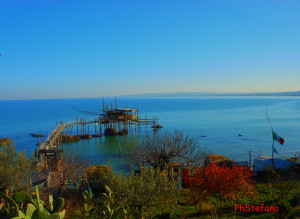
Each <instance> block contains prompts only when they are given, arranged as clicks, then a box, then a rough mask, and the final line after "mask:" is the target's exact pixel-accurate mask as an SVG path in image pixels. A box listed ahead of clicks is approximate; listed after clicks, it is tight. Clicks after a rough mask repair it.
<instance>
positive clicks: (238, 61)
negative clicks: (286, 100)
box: [0, 0, 300, 100]
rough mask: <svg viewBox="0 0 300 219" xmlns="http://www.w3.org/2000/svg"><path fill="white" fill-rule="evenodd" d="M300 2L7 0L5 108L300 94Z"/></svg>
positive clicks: (2, 34)
mask: <svg viewBox="0 0 300 219" xmlns="http://www.w3.org/2000/svg"><path fill="white" fill-rule="evenodd" d="M299 11H300V2H299V1H289V0H286V1H283V0H282V1H276V0H272V1H262V0H256V1H255V0H236V1H231V0H226V1H224V0H219V1H214V0H210V1H189V0H184V1H183V0H182V1H176V0H172V1H162V0H151V1H150V0H148V1H147V0H143V1H142V0H140V1H130V0H128V1H124V0H122V1H117V0H113V1H76V0H72V1H47V0H43V1H30V0H26V1H14V0H9V1H3V0H0V53H1V54H2V55H1V56H0V100H1V99H2V100H4V99H44V98H51V99H53V98H82V97H102V96H111V95H112V96H113V95H122V94H137V93H155V92H201V91H216V92H252V91H255V92H256V91H258V92H272V91H296V90H300V13H299Z"/></svg>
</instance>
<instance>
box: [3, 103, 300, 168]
mask: <svg viewBox="0 0 300 219" xmlns="http://www.w3.org/2000/svg"><path fill="white" fill-rule="evenodd" d="M111 101H112V102H114V100H112V99H105V103H106V104H109V103H110V102H111ZM117 104H118V105H119V106H120V107H122V106H123V107H125V106H126V105H127V104H128V106H130V107H136V108H138V109H139V110H140V111H139V114H140V115H141V117H142V116H146V114H147V117H148V118H153V116H158V117H159V123H160V124H161V125H163V127H164V128H163V129H161V130H160V131H159V132H163V131H166V130H167V131H172V130H174V129H178V130H182V131H184V132H185V133H186V134H189V135H191V136H193V137H195V138H197V139H198V141H199V144H200V147H202V148H205V149H206V150H207V151H209V152H211V153H218V154H223V155H225V156H227V157H229V158H233V159H234V160H237V161H242V160H248V159H249V156H248V153H249V150H251V151H252V155H253V156H258V155H259V154H261V155H270V154H271V147H272V138H271V131H270V127H269V124H268V121H267V119H266V115H265V109H266V106H268V111H269V116H270V119H271V122H272V125H273V128H274V130H275V131H276V132H277V133H278V134H279V135H280V136H281V137H283V138H284V139H285V141H286V142H285V144H284V145H283V146H281V145H279V144H278V143H276V144H275V147H276V149H277V151H278V152H279V154H277V155H276V156H277V157H282V158H287V157H290V156H294V154H295V153H298V154H299V152H300V98H296V97H294V98H292V97H282V98H277V97H276V98H275V97H273V98H270V97H268V98H264V97H259V98H258V97H255V98H254V97H209V98H144V99H118V101H117ZM72 107H76V108H78V109H81V110H86V111H93V112H99V111H100V110H101V109H102V99H69V100H26V101H0V137H1V136H2V137H10V138H11V139H13V141H14V142H15V144H16V146H17V149H18V150H23V149H25V150H26V152H27V153H31V151H32V150H35V149H36V144H37V143H38V139H36V138H33V137H31V136H30V135H29V133H32V132H33V133H42V134H47V133H50V132H51V130H52V129H53V128H54V127H55V125H56V121H58V122H59V121H71V120H75V119H76V118H83V117H85V118H94V116H88V115H84V114H81V113H79V112H77V111H75V110H73V109H72ZM93 130H94V126H91V128H90V131H91V132H92V131H93ZM145 133H146V130H145V128H144V129H143V130H142V132H141V133H140V134H139V135H129V136H122V137H109V138H105V137H102V138H93V139H90V140H81V141H80V142H76V143H68V144H65V149H66V151H68V152H69V151H74V152H76V153H79V154H80V155H81V156H82V157H84V158H88V159H91V160H93V161H94V162H95V163H101V164H106V163H107V162H108V161H109V160H110V161H111V162H112V164H113V166H115V167H117V166H119V165H120V164H121V163H122V159H120V158H119V156H118V153H119V144H120V145H121V146H122V148H124V149H125V148H127V147H130V145H133V144H136V142H137V141H138V138H140V137H142V136H143V135H145ZM148 133H152V130H151V129H148ZM74 134H75V133H74ZM238 134H242V135H243V136H242V137H239V136H238ZM203 135H205V136H207V137H201V136H203Z"/></svg>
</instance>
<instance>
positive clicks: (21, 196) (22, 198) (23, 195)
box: [14, 191, 33, 203]
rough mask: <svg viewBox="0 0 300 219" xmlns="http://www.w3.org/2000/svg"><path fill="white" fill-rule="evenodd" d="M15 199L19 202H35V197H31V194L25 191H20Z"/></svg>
mask: <svg viewBox="0 0 300 219" xmlns="http://www.w3.org/2000/svg"><path fill="white" fill-rule="evenodd" d="M14 199H15V200H16V201H17V202H18V203H33V199H32V198H31V196H30V195H29V194H28V193H27V192H24V191H21V192H18V193H17V194H16V195H15V197H14Z"/></svg>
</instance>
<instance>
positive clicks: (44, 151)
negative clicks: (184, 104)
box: [36, 104, 161, 170]
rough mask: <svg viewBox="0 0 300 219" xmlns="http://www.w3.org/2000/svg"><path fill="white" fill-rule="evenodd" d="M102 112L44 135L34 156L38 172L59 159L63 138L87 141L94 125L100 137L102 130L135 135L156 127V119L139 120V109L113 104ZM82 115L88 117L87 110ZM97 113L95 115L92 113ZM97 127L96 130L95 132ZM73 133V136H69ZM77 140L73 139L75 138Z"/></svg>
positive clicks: (62, 125) (97, 135) (62, 123)
mask: <svg viewBox="0 0 300 219" xmlns="http://www.w3.org/2000/svg"><path fill="white" fill-rule="evenodd" d="M102 111H103V113H101V114H98V115H99V117H98V118H96V119H91V120H87V119H76V120H75V121H70V122H60V123H59V124H57V126H56V127H55V128H54V129H53V130H52V131H51V133H50V134H49V135H48V136H47V139H46V140H45V141H44V142H41V143H39V146H38V150H37V151H36V156H37V157H38V165H39V166H40V168H41V170H51V167H53V164H54V165H55V163H57V161H58V160H60V154H61V152H62V151H63V150H62V147H61V146H62V141H63V138H64V139H67V137H68V136H71V137H76V136H77V137H78V139H80V137H81V138H90V137H92V135H90V131H91V129H90V127H91V126H92V127H93V126H95V131H94V133H95V134H94V135H93V136H95V137H100V136H102V135H103V130H104V131H105V130H108V129H112V130H114V131H116V132H117V133H120V134H122V133H126V134H127V133H134V132H136V131H140V130H141V126H142V125H144V126H146V130H147V127H148V126H149V125H150V126H151V127H152V128H153V129H154V131H156V128H157V127H159V128H160V127H161V126H159V125H158V118H157V117H154V118H153V119H148V118H147V116H146V118H144V119H141V118H140V117H139V115H138V109H130V108H118V106H117V105H116V104H115V105H112V104H111V105H108V106H105V105H104V104H103V110H102ZM80 112H83V113H87V114H91V113H90V112H87V111H80ZM95 114H96V113H95ZM97 127H98V130H97ZM73 131H74V134H75V136H74V135H73V136H72V133H73ZM77 137H76V138H75V139H77Z"/></svg>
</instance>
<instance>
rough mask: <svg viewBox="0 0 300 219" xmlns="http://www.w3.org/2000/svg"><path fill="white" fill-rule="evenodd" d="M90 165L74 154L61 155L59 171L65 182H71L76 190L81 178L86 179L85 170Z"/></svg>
mask: <svg viewBox="0 0 300 219" xmlns="http://www.w3.org/2000/svg"><path fill="white" fill-rule="evenodd" d="M89 166H90V163H89V162H88V161H86V160H83V159H80V157H79V156H78V155H76V154H71V155H70V156H68V157H63V158H62V161H61V172H62V174H63V179H64V181H65V183H66V184H73V185H74V186H75V188H76V191H77V192H78V189H79V186H80V183H81V180H82V179H84V180H86V176H85V171H86V169H87V168H88V167H89Z"/></svg>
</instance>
